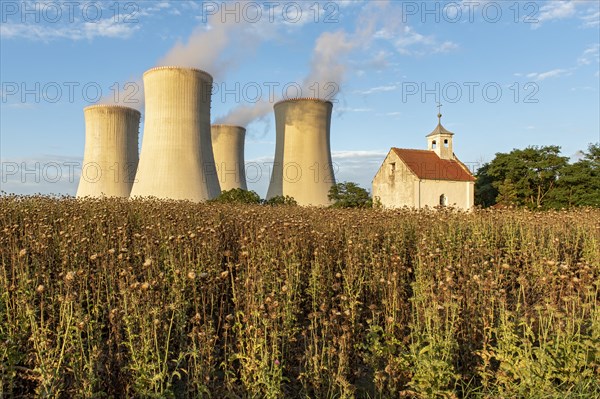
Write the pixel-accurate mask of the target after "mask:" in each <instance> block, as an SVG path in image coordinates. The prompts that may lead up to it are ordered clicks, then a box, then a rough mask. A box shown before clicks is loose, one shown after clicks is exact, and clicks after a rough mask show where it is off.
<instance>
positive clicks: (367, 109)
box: [335, 107, 373, 114]
mask: <svg viewBox="0 0 600 399" xmlns="http://www.w3.org/2000/svg"><path fill="white" fill-rule="evenodd" d="M371 111H373V109H372V108H349V107H347V108H344V107H341V108H335V112H336V113H337V114H341V113H344V112H371Z"/></svg>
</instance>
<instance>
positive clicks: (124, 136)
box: [77, 105, 140, 198]
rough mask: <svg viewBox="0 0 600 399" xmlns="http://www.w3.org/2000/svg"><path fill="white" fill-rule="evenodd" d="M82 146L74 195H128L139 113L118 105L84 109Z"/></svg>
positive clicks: (136, 164) (136, 161)
mask: <svg viewBox="0 0 600 399" xmlns="http://www.w3.org/2000/svg"><path fill="white" fill-rule="evenodd" d="M83 113H84V117H85V150H84V154H83V164H82V168H81V178H80V180H79V187H78V188H77V197H102V196H106V197H125V198H127V197H129V193H130V191H131V186H132V184H133V179H134V177H135V173H136V169H137V166H138V134H139V129H140V113H139V112H138V111H137V110H135V109H132V108H128V107H123V106H120V105H92V106H90V107H86V108H84V110H83Z"/></svg>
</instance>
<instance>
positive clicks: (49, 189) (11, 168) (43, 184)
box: [0, 154, 82, 195]
mask: <svg viewBox="0 0 600 399" xmlns="http://www.w3.org/2000/svg"><path fill="white" fill-rule="evenodd" d="M81 162H82V158H80V157H73V156H65V155H47V154H44V155H38V156H35V157H30V158H3V159H2V163H1V164H0V171H1V173H0V175H1V176H0V191H4V192H6V193H11V194H23V195H33V194H63V195H65V194H66V195H75V193H76V192H77V185H78V184H79V177H80V174H81Z"/></svg>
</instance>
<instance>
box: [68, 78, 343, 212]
mask: <svg viewBox="0 0 600 399" xmlns="http://www.w3.org/2000/svg"><path fill="white" fill-rule="evenodd" d="M143 82H144V96H145V121H144V136H143V142H142V147H141V151H140V154H139V162H138V133H139V123H140V113H139V112H138V111H136V110H134V109H132V108H128V107H123V106H119V105H94V106H91V107H87V108H85V124H86V143H85V154H84V165H83V171H82V178H81V180H80V182H79V188H78V191H77V196H78V197H85V196H94V197H97V196H118V197H131V198H135V197H154V198H158V199H173V200H188V201H194V202H202V201H206V200H210V199H213V198H216V197H217V196H219V194H220V193H221V191H226V190H232V189H243V190H247V189H248V188H247V183H246V173H245V163H244V140H245V136H246V129H245V128H244V127H242V126H235V125H223V124H215V125H212V126H211V124H210V120H211V119H210V107H211V93H212V82H213V78H212V76H211V75H210V74H208V73H207V72H204V71H201V70H199V69H195V68H184V67H175V66H163V67H156V68H152V69H150V70H148V71H146V72H145V73H144V76H143ZM332 108H333V104H332V103H331V102H330V101H326V100H321V99H318V98H293V99H287V100H283V101H279V102H278V103H276V104H275V105H274V106H273V109H274V112H275V125H276V143H275V160H274V165H273V170H272V174H271V180H270V184H269V189H268V192H267V199H271V198H273V197H275V196H290V197H293V198H294V199H295V200H296V202H297V203H298V204H299V205H313V206H327V205H329V204H330V201H329V198H328V194H329V189H330V188H331V187H332V186H333V185H334V184H335V178H334V174H333V167H332V162H331V150H330V143H329V141H330V127H331V113H332ZM133 176H135V178H134V179H133V178H132V177H133Z"/></svg>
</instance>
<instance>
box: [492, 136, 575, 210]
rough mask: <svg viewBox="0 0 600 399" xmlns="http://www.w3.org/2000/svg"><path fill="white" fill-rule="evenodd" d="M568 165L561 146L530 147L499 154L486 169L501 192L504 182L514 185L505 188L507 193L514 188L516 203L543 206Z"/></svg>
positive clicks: (532, 206)
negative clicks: (561, 172)
mask: <svg viewBox="0 0 600 399" xmlns="http://www.w3.org/2000/svg"><path fill="white" fill-rule="evenodd" d="M566 165H567V158H566V157H562V156H560V147H558V146H545V147H527V148H526V149H524V150H513V151H511V152H510V153H508V154H503V153H498V154H496V157H495V158H494V160H492V161H491V162H490V163H489V167H488V169H487V171H486V172H487V175H489V176H490V177H491V178H492V179H493V183H492V185H493V186H494V187H495V188H496V189H497V190H498V191H500V188H501V187H502V186H503V185H506V184H510V185H511V187H503V190H504V191H505V193H506V192H507V190H508V189H510V191H513V190H514V191H515V193H514V194H515V195H514V196H516V198H515V199H514V202H515V204H516V205H525V206H528V207H530V208H541V207H543V206H544V205H545V201H546V197H547V196H548V194H549V193H550V192H551V191H552V190H553V189H554V188H555V186H556V184H557V180H558V177H559V173H560V171H561V169H562V168H564V167H565V166H566Z"/></svg>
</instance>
